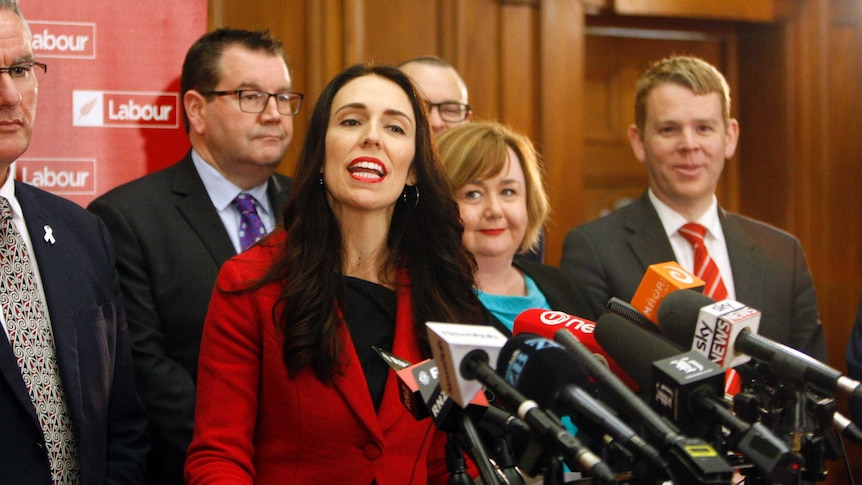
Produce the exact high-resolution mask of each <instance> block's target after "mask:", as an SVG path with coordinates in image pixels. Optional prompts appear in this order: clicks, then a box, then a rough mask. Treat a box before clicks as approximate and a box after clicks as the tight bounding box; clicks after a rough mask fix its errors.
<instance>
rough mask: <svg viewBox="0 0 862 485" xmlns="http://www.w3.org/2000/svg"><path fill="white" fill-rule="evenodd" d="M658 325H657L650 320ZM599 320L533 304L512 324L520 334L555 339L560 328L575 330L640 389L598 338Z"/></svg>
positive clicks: (600, 357)
mask: <svg viewBox="0 0 862 485" xmlns="http://www.w3.org/2000/svg"><path fill="white" fill-rule="evenodd" d="M650 325H651V326H653V327H655V325H652V324H650ZM595 328H596V324H595V322H592V321H590V320H586V319H583V318H580V317H575V316H572V315H569V314H567V313H563V312H558V311H554V310H545V309H542V308H530V309H528V310H524V311H522V312H521V313H519V314H518V316H517V317H515V322H514V326H513V327H512V333H513V334H514V335H517V334H519V333H533V334H536V335H539V336H542V337H545V338H549V339H552V338H554V335H555V334H556V333H557V331H559V330H565V331H567V332H569V333H570V334H572V336H574V337H575V338H576V339H578V341H579V342H581V344H583V345H584V346H585V347H586V348H587V349H589V350H590V352H592V353H593V355H594V356H595V358H596V359H598V361H599V362H601V363H602V364H603V365H604V366H605V367H606V368H609V369H610V370H611V372H613V373H614V374H616V375H617V376H618V377H619V378H620V379H622V380H623V382H625V383H626V385H628V386H629V387H630V388H631V389H633V390H634V391H635V392H638V391H639V388H638V383H637V382H636V381H635V380H634V379H632V378H631V377H630V376H629V375H628V374H627V373H626V372H625V371H624V370H623V369H622V368H621V367H620V366H619V365H618V364H617V363H616V362H614V360H613V359H611V358H610V357H609V356H608V354H607V352H605V351H604V349H602V347H601V346H600V345H599V343H598V342H596V337H595V335H594V334H593V333H594V332H595Z"/></svg>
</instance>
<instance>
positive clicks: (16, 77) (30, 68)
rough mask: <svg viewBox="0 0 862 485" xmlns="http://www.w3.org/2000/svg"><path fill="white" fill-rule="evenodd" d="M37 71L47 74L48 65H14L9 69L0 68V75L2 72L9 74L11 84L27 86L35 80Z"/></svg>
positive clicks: (26, 63) (32, 63) (29, 63)
mask: <svg viewBox="0 0 862 485" xmlns="http://www.w3.org/2000/svg"><path fill="white" fill-rule="evenodd" d="M34 68H36V69H34ZM39 71H42V72H43V73H45V72H48V65H47V64H44V63H41V62H36V61H31V62H25V63H23V64H15V65H14V66H9V67H0V75H2V74H3V73H4V72H5V73H6V74H9V77H11V78H12V82H14V83H15V84H28V83H31V82H33V80H34V79H36V73H37V72H39Z"/></svg>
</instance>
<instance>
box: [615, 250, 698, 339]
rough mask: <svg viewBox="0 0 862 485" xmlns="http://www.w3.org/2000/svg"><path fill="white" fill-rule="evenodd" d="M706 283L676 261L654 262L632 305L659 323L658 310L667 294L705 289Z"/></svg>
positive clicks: (650, 319) (648, 318) (645, 275)
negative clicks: (692, 289)
mask: <svg viewBox="0 0 862 485" xmlns="http://www.w3.org/2000/svg"><path fill="white" fill-rule="evenodd" d="M705 284H706V283H704V281H703V280H702V279H700V278H698V277H697V276H695V275H693V274H692V273H690V272H688V271H686V270H685V268H683V267H682V266H680V265H679V263H677V262H676V261H668V262H666V263H657V264H652V265H650V266H648V267H647V270H646V272H645V273H644V276H643V278H642V279H641V282H640V284H639V285H638V289H637V290H635V294H634V296H633V297H632V307H634V309H635V310H637V311H638V312H639V313H640V314H641V315H643V316H644V317H646V319H647V320H649V321H651V322H652V323H653V324H658V310H659V307H660V306H661V302H662V301H663V300H664V298H665V297H666V296H667V295H669V294H670V293H673V292H674V291H677V290H684V289H689V288H701V289H703V286H704V285H705ZM624 316H625V315H624Z"/></svg>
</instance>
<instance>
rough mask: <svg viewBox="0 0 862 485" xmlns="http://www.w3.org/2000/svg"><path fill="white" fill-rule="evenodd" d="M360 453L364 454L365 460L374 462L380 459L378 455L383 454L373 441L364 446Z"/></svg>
mask: <svg viewBox="0 0 862 485" xmlns="http://www.w3.org/2000/svg"><path fill="white" fill-rule="evenodd" d="M362 452H363V453H364V454H365V458H368V459H369V460H376V459H378V458H380V455H382V454H383V450H382V449H381V448H380V446H379V445H378V444H377V443H374V442H373V441H372V442H370V443H368V444H366V445H365V448H363V450H362Z"/></svg>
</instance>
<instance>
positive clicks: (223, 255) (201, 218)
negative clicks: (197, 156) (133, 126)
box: [171, 153, 236, 266]
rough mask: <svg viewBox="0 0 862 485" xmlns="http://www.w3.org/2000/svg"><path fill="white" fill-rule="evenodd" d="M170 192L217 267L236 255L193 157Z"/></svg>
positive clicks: (188, 158) (180, 169) (184, 163)
mask: <svg viewBox="0 0 862 485" xmlns="http://www.w3.org/2000/svg"><path fill="white" fill-rule="evenodd" d="M171 190H172V192H173V193H174V194H176V195H177V196H178V200H177V203H176V204H177V210H179V211H180V213H181V214H182V215H183V217H184V218H185V219H186V222H188V224H189V226H190V227H191V228H192V230H193V231H194V232H195V234H197V235H198V237H199V238H200V240H201V243H203V245H204V247H206V248H207V251H209V253H210V255H211V256H212V258H213V259H214V260H215V261H216V264H218V266H221V265H222V264H223V263H224V262H225V261H227V260H228V259H229V258H230V257H231V256H234V255H235V254H236V250H235V249H234V247H233V244H231V242H230V237H228V234H227V231H226V230H225V229H224V224H223V223H222V221H221V218H219V215H218V212H216V210H215V207H213V203H212V200H210V197H209V194H207V190H206V187H204V183H203V182H202V181H201V178H200V175H198V172H197V170H195V166H194V162H192V158H191V153H190V154H189V155H187V156H186V158H185V159H183V161H182V162H180V163H179V165H178V166H177V172H176V174H175V175H174V180H173V184H172V186H171Z"/></svg>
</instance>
